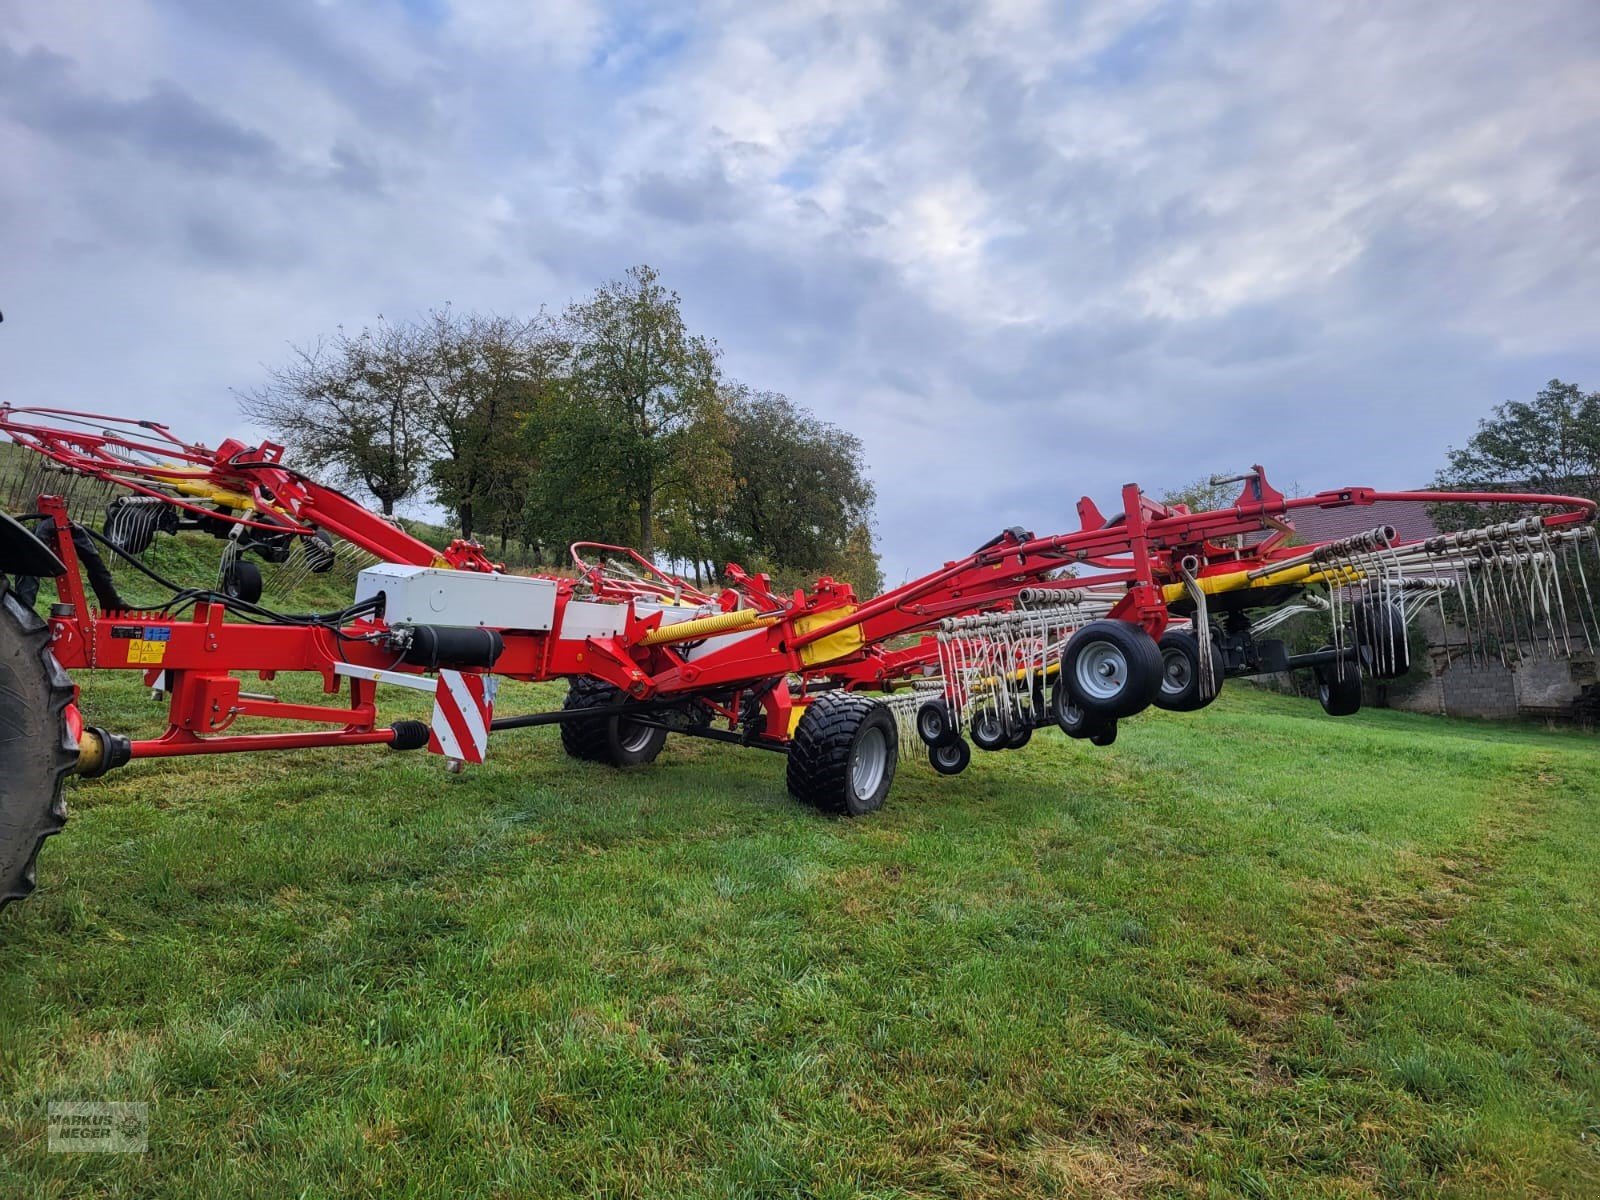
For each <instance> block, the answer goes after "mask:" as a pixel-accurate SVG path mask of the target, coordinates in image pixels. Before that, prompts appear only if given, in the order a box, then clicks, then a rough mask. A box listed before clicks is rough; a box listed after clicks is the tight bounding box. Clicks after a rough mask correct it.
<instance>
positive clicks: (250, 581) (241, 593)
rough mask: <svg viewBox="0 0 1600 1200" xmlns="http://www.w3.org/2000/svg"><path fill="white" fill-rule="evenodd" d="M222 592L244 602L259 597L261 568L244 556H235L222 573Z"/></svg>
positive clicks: (249, 601)
mask: <svg viewBox="0 0 1600 1200" xmlns="http://www.w3.org/2000/svg"><path fill="white" fill-rule="evenodd" d="M222 594H223V595H224V596H231V597H232V598H233V599H235V600H243V601H244V602H245V603H246V604H254V603H256V602H257V601H258V600H260V599H261V568H260V567H258V566H256V564H255V563H253V562H251V561H249V560H248V559H244V558H236V559H234V560H233V562H231V563H229V564H228V569H227V570H226V571H224V572H223V573H222Z"/></svg>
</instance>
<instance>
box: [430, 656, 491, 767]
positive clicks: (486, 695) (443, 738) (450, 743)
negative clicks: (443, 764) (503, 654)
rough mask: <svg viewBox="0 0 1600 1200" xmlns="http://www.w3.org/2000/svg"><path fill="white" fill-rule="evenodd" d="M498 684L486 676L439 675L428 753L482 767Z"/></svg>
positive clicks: (487, 749)
mask: <svg viewBox="0 0 1600 1200" xmlns="http://www.w3.org/2000/svg"><path fill="white" fill-rule="evenodd" d="M498 682H499V681H498V680H496V679H495V678H493V677H492V676H488V675H464V674H462V673H461V672H460V671H449V670H444V671H440V672H439V684H438V686H437V687H436V688H435V689H434V693H433V720H432V721H431V722H430V723H429V732H428V749H429V750H431V751H433V753H435V754H442V755H444V756H445V757H446V758H453V759H456V760H457V761H458V762H467V763H482V762H483V761H484V760H485V759H487V758H488V757H489V722H490V720H491V719H492V718H493V716H494V694H495V688H496V685H497V684H498Z"/></svg>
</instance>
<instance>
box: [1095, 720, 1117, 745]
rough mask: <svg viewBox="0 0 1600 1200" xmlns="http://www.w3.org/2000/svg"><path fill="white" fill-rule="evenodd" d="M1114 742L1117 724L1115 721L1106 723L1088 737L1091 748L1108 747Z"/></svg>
mask: <svg viewBox="0 0 1600 1200" xmlns="http://www.w3.org/2000/svg"><path fill="white" fill-rule="evenodd" d="M1116 740H1117V723H1116V722H1115V721H1107V722H1106V723H1105V724H1104V725H1102V726H1100V728H1099V729H1096V730H1095V731H1094V732H1093V733H1091V734H1090V735H1089V744H1090V745H1091V746H1109V745H1111V744H1112V743H1113V742H1115V741H1116Z"/></svg>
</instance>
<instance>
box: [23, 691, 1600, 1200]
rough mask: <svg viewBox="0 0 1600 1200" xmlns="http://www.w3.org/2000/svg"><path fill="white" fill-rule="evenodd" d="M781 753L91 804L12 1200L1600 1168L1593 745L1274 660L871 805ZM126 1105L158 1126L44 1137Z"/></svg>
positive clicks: (123, 719)
mask: <svg viewBox="0 0 1600 1200" xmlns="http://www.w3.org/2000/svg"><path fill="white" fill-rule="evenodd" d="M135 684H136V681H135V680H133V679H130V678H127V677H118V676H112V675H102V676H99V677H96V678H94V679H92V680H91V681H89V688H88V691H87V697H86V704H87V708H88V711H89V715H90V718H91V719H92V720H96V721H99V722H102V723H105V724H108V725H112V726H114V727H119V728H124V729H130V728H138V729H141V730H146V731H148V730H152V729H154V728H155V727H156V726H157V725H158V724H159V721H160V717H161V710H160V709H159V708H158V707H157V706H155V705H152V704H151V703H150V702H149V701H148V700H147V699H145V698H143V696H142V694H141V692H140V690H139V689H138V688H137V686H135ZM530 691H531V690H530V689H516V688H513V689H508V692H507V693H506V694H505V695H504V697H503V700H502V706H501V709H502V711H513V710H516V711H520V710H523V708H524V706H531V705H532V704H535V703H539V702H541V701H548V700H549V699H550V698H551V696H552V692H551V691H550V690H548V689H546V690H545V691H543V692H542V693H537V692H535V693H533V694H530ZM412 703H413V704H414V703H415V701H413V702H412ZM782 768H783V763H782V760H781V759H779V758H778V757H777V756H776V755H770V754H764V753H758V752H753V751H745V752H741V751H739V750H737V749H734V748H731V747H724V746H720V745H711V744H705V743H689V744H686V743H684V742H683V741H682V740H678V741H676V742H670V743H669V745H668V748H667V750H666V751H665V752H664V753H663V755H662V757H661V759H660V761H659V762H658V763H657V764H656V765H655V766H654V767H652V768H648V769H645V770H642V771H639V772H635V773H618V772H615V771H612V770H610V769H608V768H604V767H597V766H590V765H582V764H578V763H575V762H572V761H569V760H567V759H566V758H564V757H563V756H562V754H561V753H560V750H559V745H558V741H557V738H556V735H555V733H554V732H553V731H552V730H542V731H532V732H527V733H518V734H510V735H505V736H504V737H502V738H501V739H499V740H498V741H497V744H496V749H495V759H494V762H493V763H492V765H490V766H489V767H487V768H484V769H479V770H473V771H470V772H468V773H467V774H465V775H462V776H458V777H453V776H449V775H447V774H446V773H444V772H443V771H442V770H441V768H440V764H439V762H438V760H436V759H432V758H430V757H428V756H426V755H421V754H416V755H394V754H390V753H388V752H386V751H381V750H378V751H366V750H354V751H349V752H344V753H332V752H318V753H307V754H299V755H284V756H278V757H266V756H263V757H248V758H246V757H240V758H219V759H214V760H209V761H205V760H200V761H193V760H191V761H186V762H185V761H179V762H168V763H155V764H146V765H137V766H135V767H133V768H130V769H128V770H126V771H124V772H122V773H120V774H119V775H117V776H114V777H112V778H110V779H107V780H104V781H102V782H100V783H98V784H86V785H83V786H80V787H76V788H74V789H73V791H72V792H71V797H70V799H71V803H72V807H73V810H74V815H73V819H72V821H71V823H70V824H69V825H68V828H67V831H66V832H65V833H64V834H63V835H62V836H61V837H59V838H57V839H55V840H54V841H53V842H51V843H49V845H48V846H47V847H46V850H45V852H44V854H43V856H42V859H41V878H42V883H43V886H42V889H41V891H40V892H39V893H38V894H37V895H36V896H35V897H34V898H33V899H31V900H29V901H28V902H26V903H23V904H19V905H16V906H13V907H12V908H11V909H9V910H7V911H6V913H5V914H4V915H3V916H0V1074H3V1078H4V1093H3V1107H0V1194H3V1195H6V1196H12V1195H15V1196H39V1197H56V1196H85V1195H88V1196H98V1195H106V1196H123V1195H125V1196H134V1195H139V1196H147V1195H158V1196H175V1197H176V1196H181V1197H206V1196H215V1197H239V1196H252V1197H255V1196H338V1195H378V1194H383V1195H415V1196H424V1195H426V1196H434V1195H453V1196H454V1195H460V1196H479V1195H484V1196H488V1195H500V1196H524V1195H533V1196H542V1195H548V1196H559V1195H573V1194H577V1195H617V1196H652V1197H654V1196H729V1197H733V1196H838V1197H843V1196H855V1195H869V1196H885V1197H887V1196H946V1195H952V1196H1033V1195H1041V1196H1051V1195H1069V1196H1105V1195H1112V1196H1121V1195H1129V1196H1132V1195H1174V1196H1184V1195H1248V1196H1285V1197H1290V1196H1292V1197H1300V1196H1367V1195H1383V1196H1389V1195H1435V1194H1443V1195H1463V1196H1468V1195H1515V1196H1524V1195H1550V1196H1579V1195H1600V956H1597V955H1596V952H1595V951H1596V946H1597V945H1600V900H1597V897H1600V825H1597V821H1596V817H1597V807H1600V783H1597V778H1600V774H1597V773H1600V741H1597V740H1596V739H1595V738H1593V737H1592V736H1584V735H1580V734H1568V733H1550V732H1543V731H1538V730H1534V729H1530V728H1507V727H1498V726H1481V725H1474V724H1464V723H1458V722H1447V721H1442V720H1437V719H1430V718H1421V717H1413V716H1405V715H1400V714H1394V713H1386V712H1378V713H1366V714H1363V715H1361V716H1359V717H1356V718H1353V719H1349V720H1345V721H1334V720H1330V719H1327V718H1324V717H1323V716H1322V715H1321V713H1320V711H1319V710H1317V709H1316V708H1315V706H1313V705H1309V704H1306V703H1304V702H1301V701H1297V700H1292V699H1288V698H1283V697H1278V696H1272V695H1267V694H1262V693H1256V692H1253V691H1252V690H1251V689H1249V688H1247V687H1243V686H1238V685H1235V686H1234V687H1233V688H1232V689H1230V691H1229V693H1228V695H1226V696H1225V697H1224V698H1223V699H1222V701H1221V702H1219V703H1218V704H1217V705H1216V706H1215V707H1214V708H1212V709H1210V710H1208V711H1206V712H1203V713H1198V714H1191V715H1184V716H1173V715H1167V714H1151V715H1147V716H1144V717H1140V718H1138V719H1136V720H1134V721H1129V722H1126V723H1125V724H1124V726H1123V730H1122V737H1121V739H1120V740H1119V742H1118V743H1117V745H1116V746H1114V747H1112V748H1110V749H1107V750H1095V749H1093V748H1091V747H1089V746H1088V745H1087V744H1085V743H1073V742H1067V741H1066V740H1065V739H1062V738H1060V737H1059V736H1056V735H1049V736H1045V735H1041V736H1039V737H1036V738H1035V739H1034V742H1033V744H1032V745H1031V746H1029V747H1028V748H1027V749H1026V750H1024V751H1022V752H1020V753H1014V754H999V755H978V756H977V761H976V762H975V763H974V765H973V768H972V769H971V770H970V771H968V772H967V773H966V774H965V775H963V776H961V777H960V778H957V779H942V778H939V777H937V776H935V775H933V774H932V772H931V771H929V770H928V768H927V767H926V765H925V764H923V763H921V762H918V763H915V764H909V763H907V764H902V768H901V773H900V777H899V780H898V782H897V783H896V787H895V791H894V794H893V795H892V796H891V798H890V802H889V807H888V808H887V809H886V810H885V811H884V812H883V813H881V814H879V815H877V816H876V817H873V818H871V819H867V820H862V821H857V822H847V821H839V820H829V819H824V818H821V817H819V816H817V815H816V814H814V813H812V812H810V811H807V810H804V809H801V808H799V807H797V806H796V805H795V804H793V803H792V802H791V801H789V800H788V799H787V797H786V796H785V794H784V789H783V779H782ZM107 1099H114V1100H142V1101H147V1102H149V1103H150V1105H151V1112H152V1120H151V1127H150V1143H151V1148H150V1151H149V1152H148V1153H146V1154H140V1155H94V1154H78V1155H60V1154H50V1153H47V1151H46V1144H45V1113H46V1105H47V1103H48V1102H50V1101H52V1100H107Z"/></svg>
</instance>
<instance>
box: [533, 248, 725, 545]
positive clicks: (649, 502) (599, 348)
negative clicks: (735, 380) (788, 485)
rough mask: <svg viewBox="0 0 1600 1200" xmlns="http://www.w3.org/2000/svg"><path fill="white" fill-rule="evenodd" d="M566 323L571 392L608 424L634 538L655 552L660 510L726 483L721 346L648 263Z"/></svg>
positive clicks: (577, 308) (579, 307)
mask: <svg viewBox="0 0 1600 1200" xmlns="http://www.w3.org/2000/svg"><path fill="white" fill-rule="evenodd" d="M561 324H562V328H563V332H564V334H565V336H566V337H567V338H568V340H569V341H570V343H571V345H572V359H571V366H570V369H569V374H568V380H567V386H568V389H569V390H568V393H567V394H568V395H569V396H570V397H571V399H572V401H573V402H574V403H576V404H579V405H584V406H588V407H589V408H590V409H591V410H592V411H593V413H595V414H598V415H599V416H600V418H601V420H602V421H603V422H604V423H605V425H606V426H607V427H608V429H609V433H608V436H607V438H606V445H607V446H608V447H610V448H612V449H614V450H616V451H617V452H618V453H619V455H620V461H619V463H618V464H617V465H619V466H621V467H622V472H621V474H620V477H615V476H612V474H611V473H610V472H608V473H607V474H608V476H609V477H611V478H612V479H614V482H615V483H616V485H617V486H619V487H620V488H621V489H622V495H623V496H625V497H626V498H627V500H628V502H629V503H630V504H631V506H632V508H633V513H634V519H635V523H636V531H635V537H634V539H632V540H634V542H635V544H636V545H637V547H638V549H639V551H640V553H642V554H645V555H650V554H652V553H654V550H655V546H656V535H657V518H658V514H659V512H660V510H661V509H662V507H663V506H664V505H670V504H671V503H672V501H673V500H674V499H676V498H681V497H684V496H687V495H690V494H693V493H696V492H698V493H700V494H701V495H709V494H712V493H714V492H717V491H720V490H722V489H723V488H724V487H725V484H726V479H727V457H726V453H725V451H724V449H723V447H722V445H721V440H720V439H718V438H714V437H712V438H708V437H707V436H706V430H707V428H708V427H710V426H714V425H715V424H716V423H717V421H718V419H719V412H720V406H719V404H718V395H717V389H718V384H719V375H718V369H717V355H718V351H717V348H716V344H715V343H714V342H712V341H711V340H710V339H708V338H704V337H700V336H698V335H696V334H692V333H690V332H689V330H688V329H687V327H686V326H685V324H684V320H683V312H682V307H681V302H680V300H679V298H678V294H677V293H676V292H672V291H668V290H667V289H666V288H665V287H663V286H662V285H661V283H660V280H659V278H658V277H657V275H656V272H655V271H654V270H653V269H652V268H650V267H648V266H638V267H634V268H632V269H631V270H630V271H629V272H628V273H627V275H626V277H625V278H623V279H621V280H616V281H613V282H611V283H607V284H605V285H603V286H602V287H601V288H600V289H599V290H598V291H596V292H595V294H594V295H593V296H591V297H590V298H589V299H588V300H585V301H581V302H579V303H577V304H574V305H572V306H571V307H569V308H568V309H567V311H566V313H565V315H564V316H563V318H562V322H561ZM585 420H592V418H591V417H585Z"/></svg>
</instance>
